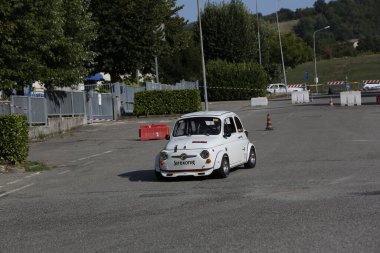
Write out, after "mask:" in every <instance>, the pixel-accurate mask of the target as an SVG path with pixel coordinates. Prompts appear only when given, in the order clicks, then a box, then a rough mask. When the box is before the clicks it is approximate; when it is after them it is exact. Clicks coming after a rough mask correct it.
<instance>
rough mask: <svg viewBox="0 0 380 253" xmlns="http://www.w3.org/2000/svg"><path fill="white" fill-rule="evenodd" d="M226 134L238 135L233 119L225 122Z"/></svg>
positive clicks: (227, 119)
mask: <svg viewBox="0 0 380 253" xmlns="http://www.w3.org/2000/svg"><path fill="white" fill-rule="evenodd" d="M224 133H231V134H232V133H236V128H235V124H234V121H233V119H232V118H231V117H230V118H226V119H225V120H224Z"/></svg>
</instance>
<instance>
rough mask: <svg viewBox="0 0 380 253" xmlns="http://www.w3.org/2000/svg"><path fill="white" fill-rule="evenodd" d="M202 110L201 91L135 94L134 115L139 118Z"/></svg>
mask: <svg viewBox="0 0 380 253" xmlns="http://www.w3.org/2000/svg"><path fill="white" fill-rule="evenodd" d="M200 109H201V98H200V93H199V90H152V91H140V92H137V93H136V94H135V104H134V113H135V114H136V115H137V116H139V115H164V114H183V113H188V112H195V111H199V110H200Z"/></svg>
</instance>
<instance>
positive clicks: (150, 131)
mask: <svg viewBox="0 0 380 253" xmlns="http://www.w3.org/2000/svg"><path fill="white" fill-rule="evenodd" d="M168 134H169V126H168V125H140V130H139V137H140V140H141V141H147V140H163V139H165V137H166V135H168Z"/></svg>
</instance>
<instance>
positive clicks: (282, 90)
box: [278, 84, 287, 93]
mask: <svg viewBox="0 0 380 253" xmlns="http://www.w3.org/2000/svg"><path fill="white" fill-rule="evenodd" d="M286 92H287V89H286V86H285V85H284V84H280V85H279V88H278V93H286Z"/></svg>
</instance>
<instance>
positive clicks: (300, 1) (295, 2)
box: [177, 0, 328, 22]
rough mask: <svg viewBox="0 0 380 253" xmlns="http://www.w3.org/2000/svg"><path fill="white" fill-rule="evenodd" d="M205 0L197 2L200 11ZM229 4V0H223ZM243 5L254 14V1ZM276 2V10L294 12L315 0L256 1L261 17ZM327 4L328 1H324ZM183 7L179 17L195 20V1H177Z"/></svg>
mask: <svg viewBox="0 0 380 253" xmlns="http://www.w3.org/2000/svg"><path fill="white" fill-rule="evenodd" d="M206 1H207V0H199V3H200V6H201V9H203V7H204V4H205V3H206ZM210 2H214V3H221V2H223V0H210ZM224 2H229V0H224ZM243 2H244V4H245V5H246V6H247V7H248V9H249V10H250V11H251V12H252V13H255V12H256V0H243ZM276 2H278V8H279V9H281V8H286V9H291V10H296V9H298V8H306V7H312V6H313V4H314V2H315V0H257V5H258V9H259V12H260V13H262V14H263V15H268V14H271V13H274V12H275V11H276ZM326 2H328V1H326ZM179 5H184V7H183V9H182V10H181V11H179V15H180V16H182V17H184V18H185V19H187V20H189V21H190V22H192V21H196V19H197V0H177V6H179Z"/></svg>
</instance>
